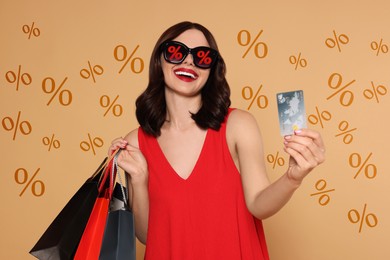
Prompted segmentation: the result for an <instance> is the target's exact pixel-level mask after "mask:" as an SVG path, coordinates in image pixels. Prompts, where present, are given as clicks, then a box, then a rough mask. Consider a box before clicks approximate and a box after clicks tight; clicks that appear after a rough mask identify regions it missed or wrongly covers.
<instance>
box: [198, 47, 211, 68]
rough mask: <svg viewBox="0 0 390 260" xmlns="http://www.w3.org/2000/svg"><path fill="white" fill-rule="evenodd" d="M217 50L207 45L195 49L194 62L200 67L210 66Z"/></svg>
mask: <svg viewBox="0 0 390 260" xmlns="http://www.w3.org/2000/svg"><path fill="white" fill-rule="evenodd" d="M215 56H216V55H215V51H214V50H212V49H210V48H207V47H199V48H195V50H194V63H195V65H196V66H198V67H200V68H210V67H211V66H212V65H213V63H214V60H215Z"/></svg>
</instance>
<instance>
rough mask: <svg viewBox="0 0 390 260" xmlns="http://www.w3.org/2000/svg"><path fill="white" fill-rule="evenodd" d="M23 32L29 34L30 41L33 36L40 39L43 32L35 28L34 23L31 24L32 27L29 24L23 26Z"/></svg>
mask: <svg viewBox="0 0 390 260" xmlns="http://www.w3.org/2000/svg"><path fill="white" fill-rule="evenodd" d="M22 31H23V32H24V33H25V34H28V39H30V38H31V34H32V35H34V36H35V37H38V36H39V35H40V34H41V31H40V30H39V29H38V28H35V23H34V22H33V23H32V24H31V26H30V25H27V24H25V25H23V27H22Z"/></svg>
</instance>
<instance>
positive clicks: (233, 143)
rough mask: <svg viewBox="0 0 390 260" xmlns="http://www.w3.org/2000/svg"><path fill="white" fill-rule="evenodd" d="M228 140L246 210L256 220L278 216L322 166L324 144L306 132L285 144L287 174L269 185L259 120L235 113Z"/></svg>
mask: <svg viewBox="0 0 390 260" xmlns="http://www.w3.org/2000/svg"><path fill="white" fill-rule="evenodd" d="M227 140H228V144H229V148H230V151H231V153H232V157H233V159H234V160H235V163H236V165H237V167H238V169H239V171H240V174H241V179H242V185H243V189H244V195H245V200H246V204H247V207H248V209H249V211H250V212H251V213H252V214H253V215H254V216H255V217H257V218H259V219H264V218H267V217H270V216H272V215H273V214H275V213H276V212H278V211H279V210H280V209H281V208H282V207H283V206H284V205H285V204H286V203H287V202H288V201H289V199H290V198H291V196H292V195H293V193H294V191H295V190H296V189H297V188H298V187H299V186H300V184H301V182H302V180H303V179H304V177H305V176H306V175H307V174H308V173H309V172H310V171H311V170H313V169H314V168H315V167H316V166H318V165H319V164H321V163H322V162H323V161H324V159H325V156H324V152H325V149H324V144H323V141H322V139H321V136H320V134H319V133H317V132H315V131H313V130H308V129H303V130H301V131H297V132H296V134H295V135H291V136H286V137H285V138H284V140H283V142H284V150H285V152H286V153H287V154H289V155H290V159H289V165H288V169H287V170H286V172H285V173H284V174H283V175H282V176H281V177H280V178H279V179H278V180H276V181H275V182H273V183H270V181H269V179H268V177H267V173H266V167H265V161H264V151H263V141H262V136H261V133H260V129H259V127H258V125H257V122H256V119H255V118H254V117H253V116H252V115H251V114H250V113H248V112H246V111H242V110H234V111H233V112H232V113H231V115H230V117H229V120H228V125H227Z"/></svg>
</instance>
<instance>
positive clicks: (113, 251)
mask: <svg viewBox="0 0 390 260" xmlns="http://www.w3.org/2000/svg"><path fill="white" fill-rule="evenodd" d="M114 165H116V160H115V159H114ZM118 177H119V180H120V183H117V184H116V185H115V189H114V192H113V196H112V199H111V201H110V208H109V213H108V218H107V224H106V228H105V230H104V236H103V242H102V246H101V249H100V257H99V260H135V259H136V248H135V246H136V245H135V240H136V239H135V229H134V216H133V213H132V212H131V211H130V208H129V205H128V200H127V196H126V195H127V189H126V187H123V184H122V181H121V179H120V173H119V172H118ZM126 183H127V179H126Z"/></svg>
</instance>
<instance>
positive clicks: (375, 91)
mask: <svg viewBox="0 0 390 260" xmlns="http://www.w3.org/2000/svg"><path fill="white" fill-rule="evenodd" d="M371 87H372V90H371V89H368V88H367V89H365V90H364V91H363V95H364V97H365V98H367V99H372V98H374V97H375V99H376V103H379V96H378V95H381V96H384V95H386V94H387V88H386V87H385V86H383V85H379V86H375V85H374V82H372V81H371Z"/></svg>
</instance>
